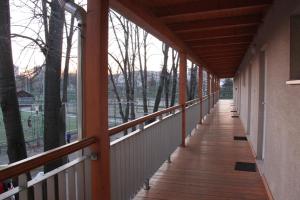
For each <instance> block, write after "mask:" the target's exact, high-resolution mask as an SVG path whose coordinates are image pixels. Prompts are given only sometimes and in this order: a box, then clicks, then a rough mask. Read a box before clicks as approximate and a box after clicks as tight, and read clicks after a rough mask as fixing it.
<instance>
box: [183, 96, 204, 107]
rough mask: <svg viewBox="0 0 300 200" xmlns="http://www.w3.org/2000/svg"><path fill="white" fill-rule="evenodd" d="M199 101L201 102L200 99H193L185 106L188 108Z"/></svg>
mask: <svg viewBox="0 0 300 200" xmlns="http://www.w3.org/2000/svg"><path fill="white" fill-rule="evenodd" d="M199 101H200V99H199V98H196V99H192V100H190V101H187V102H186V103H185V105H186V106H189V105H192V104H194V103H198V102H199Z"/></svg>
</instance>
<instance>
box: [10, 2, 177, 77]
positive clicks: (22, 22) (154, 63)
mask: <svg viewBox="0 0 300 200" xmlns="http://www.w3.org/2000/svg"><path fill="white" fill-rule="evenodd" d="M77 1H78V0H77ZM79 1H82V0H79ZM10 2H11V8H10V9H11V33H12V34H21V35H25V36H28V37H31V38H34V39H36V38H40V39H41V40H44V29H43V26H41V19H32V16H33V11H32V8H33V7H34V4H33V3H32V0H11V1H10ZM83 3H84V2H83ZM66 19H67V20H68V21H69V19H70V15H68V16H67V17H66ZM75 24H76V23H75ZM110 26H111V24H110ZM64 32H65V31H64ZM64 37H65V33H64ZM109 38H110V40H109V51H110V52H112V53H114V54H118V52H119V50H118V47H117V46H116V42H115V41H114V35H113V32H112V30H111V29H110V31H109ZM148 38H149V46H148V48H147V51H148V52H147V54H148V56H147V57H148V70H149V71H160V70H161V66H162V60H163V56H162V43H161V41H160V40H158V39H157V38H155V37H154V36H152V35H150V34H149V37H148ZM12 49H13V61H14V64H15V66H17V67H18V68H19V73H24V72H25V71H26V70H29V71H30V70H31V69H32V68H34V67H35V66H41V65H43V63H44V60H45V57H44V55H43V54H42V53H41V51H40V49H39V48H38V46H37V45H35V44H33V43H32V41H30V40H28V39H24V38H20V37H14V38H12ZM65 49H66V41H65V39H64V43H63V58H62V69H63V67H64V60H65ZM170 53H171V51H170ZM169 57H171V56H169ZM170 62H171V60H170V59H169V65H170ZM112 66H113V67H114V64H112ZM76 70H77V33H75V34H74V38H73V48H72V52H71V60H70V72H76ZM113 71H114V72H117V71H118V70H117V69H116V68H115V70H113Z"/></svg>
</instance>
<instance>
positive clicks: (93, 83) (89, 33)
mask: <svg viewBox="0 0 300 200" xmlns="http://www.w3.org/2000/svg"><path fill="white" fill-rule="evenodd" d="M108 11H109V4H108V0H101V1H99V0H88V5H87V22H86V36H85V38H86V40H85V41H86V42H85V50H84V52H85V67H84V68H83V134H84V135H85V136H87V137H96V138H97V140H98V142H97V144H95V145H93V146H92V147H91V151H92V152H93V153H97V159H96V160H92V161H91V193H92V199H94V200H96V199H105V200H109V199H110V166H109V163H110V161H109V134H108V73H107V70H108V68H107V66H108Z"/></svg>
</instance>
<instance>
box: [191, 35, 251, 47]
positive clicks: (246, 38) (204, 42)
mask: <svg viewBox="0 0 300 200" xmlns="http://www.w3.org/2000/svg"><path fill="white" fill-rule="evenodd" d="M252 38H253V37H252V36H248V35H247V36H239V37H224V38H223V37H221V38H213V39H205V40H201V39H200V40H194V41H190V42H187V44H188V45H189V46H190V47H198V46H210V45H222V44H223V45H225V44H234V43H245V42H249V43H250V42H251V41H252Z"/></svg>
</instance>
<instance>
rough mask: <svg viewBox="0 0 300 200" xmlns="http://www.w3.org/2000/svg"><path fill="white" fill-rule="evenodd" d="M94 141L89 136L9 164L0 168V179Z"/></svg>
mask: <svg viewBox="0 0 300 200" xmlns="http://www.w3.org/2000/svg"><path fill="white" fill-rule="evenodd" d="M95 143H97V139H96V138H95V137H90V138H86V139H82V140H78V141H75V142H72V143H70V144H66V145H64V146H61V147H58V148H55V149H52V150H49V151H46V152H43V153H40V154H37V155H35V156H32V157H29V158H26V159H24V160H20V161H18V162H15V163H12V164H9V165H8V166H7V167H5V168H3V169H1V170H0V181H3V180H6V179H9V178H12V177H16V176H18V175H20V174H23V173H27V172H28V171H30V170H32V169H35V168H37V167H39V166H41V165H44V164H46V163H49V162H51V161H54V160H56V159H59V158H61V157H63V156H66V155H68V154H70V153H73V152H76V151H78V150H80V149H83V148H85V147H88V146H90V145H92V144H95Z"/></svg>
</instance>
